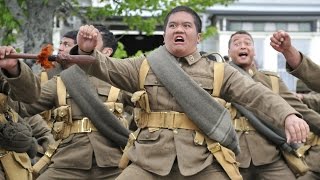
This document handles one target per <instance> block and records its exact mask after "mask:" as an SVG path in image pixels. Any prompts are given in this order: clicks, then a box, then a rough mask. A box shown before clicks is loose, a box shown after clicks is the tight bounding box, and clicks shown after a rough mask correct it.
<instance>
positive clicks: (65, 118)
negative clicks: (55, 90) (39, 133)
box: [53, 105, 72, 124]
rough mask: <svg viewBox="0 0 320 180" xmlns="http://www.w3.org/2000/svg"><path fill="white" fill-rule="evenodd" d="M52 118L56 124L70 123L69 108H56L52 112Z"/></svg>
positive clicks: (70, 114) (66, 106)
mask: <svg viewBox="0 0 320 180" xmlns="http://www.w3.org/2000/svg"><path fill="white" fill-rule="evenodd" d="M53 114H54V115H53V116H54V119H55V121H56V122H65V123H67V124H71V123H72V113H71V106H69V105H65V106H60V107H58V108H56V109H55V110H54V111H53Z"/></svg>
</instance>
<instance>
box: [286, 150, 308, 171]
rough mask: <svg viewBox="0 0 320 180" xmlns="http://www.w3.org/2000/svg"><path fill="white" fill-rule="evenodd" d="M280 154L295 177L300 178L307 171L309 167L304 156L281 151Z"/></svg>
mask: <svg viewBox="0 0 320 180" xmlns="http://www.w3.org/2000/svg"><path fill="white" fill-rule="evenodd" d="M281 152H282V155H283V157H284V159H285V161H286V162H287V164H288V167H289V168H290V169H291V171H292V172H293V173H294V174H295V175H297V176H302V175H304V174H305V173H306V172H308V171H309V166H308V165H307V163H306V162H305V159H304V156H300V155H298V154H293V153H290V152H287V151H284V150H281Z"/></svg>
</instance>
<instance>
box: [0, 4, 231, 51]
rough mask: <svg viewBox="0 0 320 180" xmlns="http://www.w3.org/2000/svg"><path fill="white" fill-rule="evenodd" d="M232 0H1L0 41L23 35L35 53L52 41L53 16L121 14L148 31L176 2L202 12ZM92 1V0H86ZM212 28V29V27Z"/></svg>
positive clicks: (92, 17) (89, 19)
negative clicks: (97, 1) (97, 4)
mask: <svg viewBox="0 0 320 180" xmlns="http://www.w3.org/2000/svg"><path fill="white" fill-rule="evenodd" d="M233 1H234V0H159V1H156V0H143V1H137V0H100V2H101V3H105V6H103V7H100V8H97V7H92V6H91V5H90V4H89V6H87V7H83V6H80V4H81V2H84V1H81V0H71V1H70V0H52V1H51V0H50V1H49V0H33V1H30V0H0V8H1V13H0V27H1V29H0V43H1V44H2V45H5V44H11V43H13V42H15V41H16V38H17V37H20V38H22V41H23V44H24V46H23V51H24V52H32V53H36V52H38V51H39V49H40V47H41V46H42V45H43V44H45V43H50V42H52V34H53V25H54V17H58V18H57V19H64V20H66V19H67V17H71V16H77V17H79V18H81V22H82V23H87V22H92V21H96V22H99V21H105V20H106V19H112V18H114V17H121V18H122V20H123V22H124V23H126V24H127V25H128V27H129V29H128V30H133V29H134V30H139V31H142V32H146V33H147V34H151V33H152V32H153V31H154V30H155V28H156V27H157V25H162V23H163V17H164V15H165V14H166V13H167V12H168V11H169V10H170V9H171V8H173V7H175V6H177V5H186V6H190V7H192V8H193V9H194V10H196V11H197V12H202V11H203V10H205V9H206V8H207V7H210V6H212V5H214V4H224V5H227V4H229V3H231V2H233ZM85 2H91V1H85ZM211 32H214V31H212V29H211Z"/></svg>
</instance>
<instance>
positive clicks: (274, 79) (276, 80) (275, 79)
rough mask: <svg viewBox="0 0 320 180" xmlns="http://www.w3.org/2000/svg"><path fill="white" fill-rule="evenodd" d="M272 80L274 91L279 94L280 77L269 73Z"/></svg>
mask: <svg viewBox="0 0 320 180" xmlns="http://www.w3.org/2000/svg"><path fill="white" fill-rule="evenodd" d="M269 77H270V80H271V87H272V91H273V92H274V93H276V94H279V78H278V77H277V76H272V75H269Z"/></svg>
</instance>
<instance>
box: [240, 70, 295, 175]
mask: <svg viewBox="0 0 320 180" xmlns="http://www.w3.org/2000/svg"><path fill="white" fill-rule="evenodd" d="M248 74H249V75H250V76H251V77H252V79H254V80H255V81H256V82H261V83H262V84H263V85H264V86H266V87H268V88H269V89H272V88H273V87H272V82H271V80H270V75H271V76H274V74H270V73H267V72H260V71H257V69H255V68H252V69H250V70H248ZM276 80H277V81H280V82H279V83H278V84H281V85H280V86H279V94H280V95H281V94H282V95H283V94H284V92H286V91H287V89H286V88H284V87H285V85H284V84H283V83H282V81H281V80H280V79H279V78H276ZM239 115H240V114H238V116H239ZM234 121H235V123H234V125H235V128H236V130H237V134H238V136H239V140H240V148H241V153H240V154H239V155H238V156H237V160H238V161H239V162H240V173H241V174H242V175H243V177H244V179H248V180H249V179H277V178H279V177H281V179H288V180H291V179H295V175H294V174H293V173H292V171H291V170H290V169H289V168H288V166H287V165H286V163H285V161H284V159H283V158H282V157H281V153H280V151H279V149H278V147H276V146H275V145H274V144H273V143H272V142H270V141H268V140H267V139H266V138H265V137H264V135H262V134H260V133H259V132H257V131H256V130H255V128H254V127H253V126H252V125H251V124H250V123H249V122H248V120H247V119H246V118H243V117H241V118H239V117H238V118H236V119H235V120H234Z"/></svg>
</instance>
